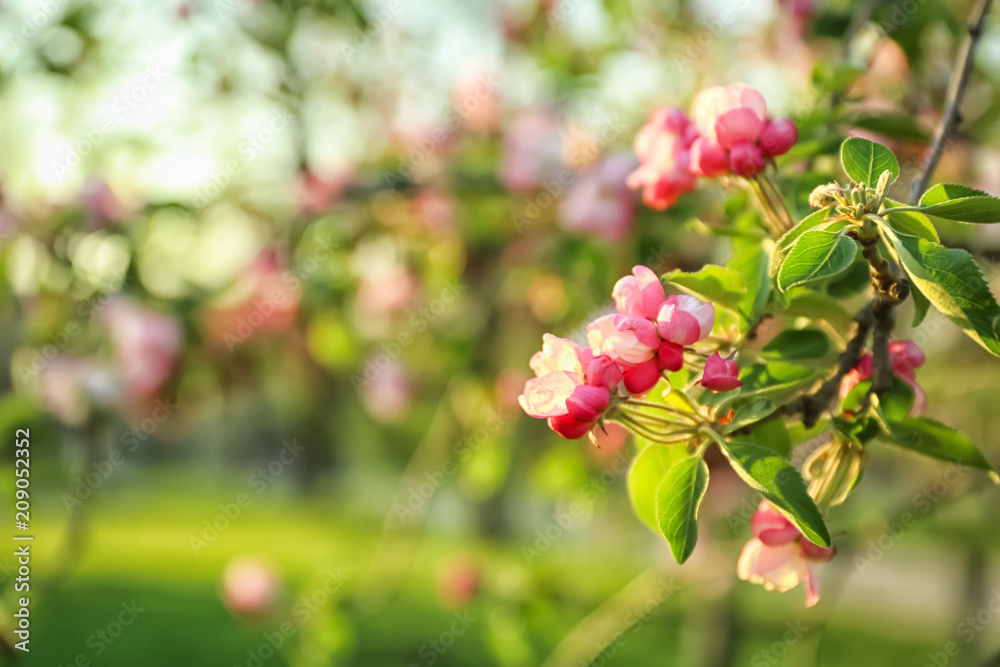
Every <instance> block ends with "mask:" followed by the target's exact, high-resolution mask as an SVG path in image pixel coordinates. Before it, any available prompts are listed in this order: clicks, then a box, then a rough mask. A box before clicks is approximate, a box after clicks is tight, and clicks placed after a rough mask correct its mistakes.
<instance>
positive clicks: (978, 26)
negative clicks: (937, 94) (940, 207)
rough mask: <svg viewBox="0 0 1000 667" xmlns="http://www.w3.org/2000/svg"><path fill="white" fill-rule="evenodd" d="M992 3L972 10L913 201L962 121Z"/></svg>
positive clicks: (981, 0) (988, 1) (979, 4)
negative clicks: (943, 106) (969, 85)
mask: <svg viewBox="0 0 1000 667" xmlns="http://www.w3.org/2000/svg"><path fill="white" fill-rule="evenodd" d="M992 5H993V0H978V2H977V3H976V6H975V8H974V9H973V10H972V17H971V18H970V20H969V30H968V33H967V34H966V35H965V39H964V40H963V42H962V48H961V50H960V51H959V55H958V58H957V59H956V60H955V66H954V67H953V68H952V74H951V80H950V82H949V84H948V97H947V100H948V101H947V103H946V104H945V108H944V115H943V116H942V117H941V125H940V126H939V127H938V131H937V134H936V135H935V136H934V143H933V144H932V145H931V152H930V154H929V155H928V156H927V161H926V162H924V167H923V169H922V170H921V173H920V178H918V179H917V180H916V181H914V183H913V188H912V190H911V191H910V203H914V202H916V201H918V200H919V199H920V196H921V195H922V194H923V193H924V191H925V190H926V189H927V184H928V183H930V180H931V176H932V175H933V174H934V170H935V169H936V168H937V165H938V162H939V161H940V160H941V156H942V155H943V154H944V149H945V145H946V144H947V143H948V140H949V139H950V137H951V135H952V133H954V131H955V129H956V128H957V127H958V124H959V123H961V122H962V108H961V107H962V98H963V97H965V88H966V86H968V84H969V75H970V74H971V73H972V66H973V64H974V63H975V59H976V46H977V45H978V44H979V39H980V37H982V35H983V26H984V25H985V23H986V16H987V15H988V14H989V13H990V8H991V7H992Z"/></svg>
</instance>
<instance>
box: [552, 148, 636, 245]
mask: <svg viewBox="0 0 1000 667" xmlns="http://www.w3.org/2000/svg"><path fill="white" fill-rule="evenodd" d="M634 166H635V165H634V161H633V160H632V158H630V157H628V156H626V155H611V156H608V157H607V158H605V159H604V160H602V161H601V162H600V164H599V165H597V166H595V167H591V168H590V169H588V170H586V171H584V172H583V173H582V174H580V176H579V177H578V178H577V179H576V181H575V182H574V183H573V184H572V185H571V186H570V187H569V189H568V190H567V191H566V196H565V197H564V198H563V199H562V201H561V202H560V204H559V214H560V219H561V221H562V225H563V227H565V228H566V229H568V230H569V231H571V232H576V233H579V234H588V235H591V236H594V237H596V238H599V239H603V240H605V241H617V240H618V239H621V238H622V237H624V236H625V234H627V233H628V231H629V228H630V227H631V225H632V219H633V218H634V217H635V199H634V195H633V194H632V192H631V191H630V190H629V188H628V185H627V184H626V180H627V178H628V175H629V172H631V171H632V169H633V168H634Z"/></svg>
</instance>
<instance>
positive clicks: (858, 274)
mask: <svg viewBox="0 0 1000 667" xmlns="http://www.w3.org/2000/svg"><path fill="white" fill-rule="evenodd" d="M869 285H871V277H870V276H869V273H868V264H867V263H865V262H854V263H853V264H851V268H849V269H847V271H844V272H843V273H841V274H840V275H839V276H837V277H836V278H834V279H833V280H831V281H830V282H828V283H827V284H826V293H827V294H829V295H830V296H832V297H833V298H835V299H849V298H851V297H853V296H857V295H859V294H861V293H862V292H864V291H865V290H866V289H868V286H869Z"/></svg>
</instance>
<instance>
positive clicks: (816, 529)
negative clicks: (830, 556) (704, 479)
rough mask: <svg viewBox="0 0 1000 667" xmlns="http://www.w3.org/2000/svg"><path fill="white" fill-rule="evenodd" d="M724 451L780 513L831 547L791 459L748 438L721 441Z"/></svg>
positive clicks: (735, 467)
mask: <svg viewBox="0 0 1000 667" xmlns="http://www.w3.org/2000/svg"><path fill="white" fill-rule="evenodd" d="M720 445H721V447H722V452H723V454H725V455H726V458H728V459H729V463H730V464H731V465H732V466H733V470H735V471H736V474H737V475H739V476H740V477H741V478H742V479H743V481H745V482H746V483H747V484H749V485H750V486H751V487H753V488H754V489H756V490H757V491H759V492H760V494H761V495H762V496H764V497H765V498H766V499H767V500H768V501H769V502H770V503H771V504H772V505H774V506H775V508H777V509H778V511H779V512H781V513H782V514H784V515H785V516H786V517H788V519H789V520H790V521H791V522H792V523H794V524H795V525H796V526H797V527H798V528H799V530H801V531H802V533H803V534H804V535H805V536H806V537H808V538H809V539H810V540H812V541H813V542H815V543H816V544H818V545H820V546H823V547H828V546H830V532H829V531H828V530H827V528H826V524H825V523H824V522H823V515H822V514H820V511H819V509H817V507H816V504H815V503H814V502H813V499H812V498H810V497H809V494H808V493H807V491H806V485H805V482H803V481H802V477H801V476H800V475H799V471H798V470H796V469H795V468H794V467H792V465H791V464H790V463H788V461H787V460H786V459H785V458H783V457H781V456H778V455H777V454H775V453H774V452H773V451H771V450H770V449H765V448H763V447H760V446H759V445H756V444H751V443H750V442H747V441H745V440H742V441H741V440H729V441H728V442H726V443H725V444H722V443H720Z"/></svg>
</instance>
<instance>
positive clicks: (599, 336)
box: [587, 315, 660, 364]
mask: <svg viewBox="0 0 1000 667" xmlns="http://www.w3.org/2000/svg"><path fill="white" fill-rule="evenodd" d="M587 341H588V342H589V343H590V347H591V349H592V350H593V352H594V354H595V355H599V354H604V355H607V356H609V357H611V359H613V360H614V361H616V362H621V363H625V364H641V363H642V362H644V361H647V360H649V359H652V358H653V356H654V350H656V348H657V347H658V346H659V344H660V339H659V338H658V337H657V335H656V327H655V326H654V325H653V323H652V322H650V321H649V320H645V319H642V318H640V317H631V316H629V315H605V316H603V317H599V318H597V319H596V320H594V321H593V322H591V323H590V324H588V325H587Z"/></svg>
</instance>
